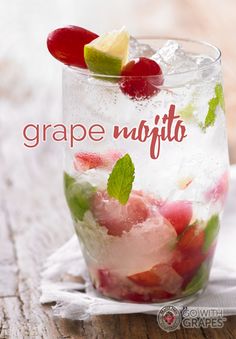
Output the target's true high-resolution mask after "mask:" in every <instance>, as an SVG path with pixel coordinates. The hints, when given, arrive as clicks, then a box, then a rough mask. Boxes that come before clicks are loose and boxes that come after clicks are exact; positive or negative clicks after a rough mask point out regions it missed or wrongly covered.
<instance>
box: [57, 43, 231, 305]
mask: <svg viewBox="0 0 236 339" xmlns="http://www.w3.org/2000/svg"><path fill="white" fill-rule="evenodd" d="M164 41H165V39H145V42H147V43H149V44H150V45H151V46H152V47H153V48H154V49H157V48H158V47H159V46H161V45H163V43H164ZM177 42H178V43H180V44H181V45H182V47H183V49H184V50H185V51H188V53H191V54H192V55H193V56H194V55H196V56H197V57H198V63H199V64H198V68H197V69H196V67H195V68H194V67H191V65H189V69H188V70H187V71H185V72H178V71H175V72H172V73H171V74H167V75H166V76H164V82H161V81H160V79H159V78H158V76H157V77H155V76H149V77H126V78H124V77H111V76H106V75H98V74H97V75H96V74H91V73H90V72H89V71H87V70H80V69H76V68H72V67H65V68H64V71H63V109H64V120H65V123H66V125H67V126H70V132H71V133H70V142H69V141H68V144H67V146H66V162H65V173H64V184H65V195H66V199H67V202H68V205H69V208H70V211H71V215H72V218H73V222H74V226H75V230H76V233H77V235H78V237H79V240H80V244H81V247H82V250H83V254H84V258H85V260H86V263H87V267H88V271H89V274H90V277H91V281H92V283H93V285H94V287H95V288H96V289H97V290H98V291H99V292H100V293H101V294H103V295H105V296H108V297H111V298H115V299H118V300H126V301H132V302H163V301H165V302H166V301H168V300H171V301H172V302H173V300H179V299H182V298H186V299H187V298H188V297H190V296H193V295H198V294H199V293H200V292H201V291H203V290H204V288H205V286H206V284H207V282H208V277H209V272H210V267H211V262H212V257H213V254H214V250H215V246H216V239H217V234H218V231H219V225H220V217H221V212H222V209H223V204H224V201H225V197H226V193H227V188H228V148H227V136H226V125H225V112H224V98H223V90H222V77H221V60H220V58H221V55H220V51H219V50H218V49H217V48H216V47H214V46H211V45H209V44H207V43H203V42H196V41H189V40H181V41H180V40H178V41H177ZM203 55H204V57H202V60H201V56H203ZM186 62H187V61H186ZM167 67H168V65H167ZM160 83H162V84H161V85H160ZM125 86H129V87H130V88H133V87H135V86H136V87H137V86H138V87H139V88H141V87H142V86H143V88H147V87H146V86H149V87H148V88H149V89H150V90H151V92H152V94H151V95H150V97H147V98H145V99H143V98H136V99H133V98H131V97H129V96H128V95H126V94H125V93H124V91H123V89H124V87H125ZM132 86H133V87H132Z"/></svg>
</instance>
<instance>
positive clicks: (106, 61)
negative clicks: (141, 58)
mask: <svg viewBox="0 0 236 339" xmlns="http://www.w3.org/2000/svg"><path fill="white" fill-rule="evenodd" d="M128 49H129V34H128V32H127V31H126V30H125V29H124V28H122V29H121V30H119V31H112V32H109V33H106V34H104V35H101V36H100V37H98V38H96V39H95V40H93V41H92V42H90V43H89V44H87V45H85V46H84V58H85V62H86V64H87V66H88V69H89V70H90V71H92V72H94V73H97V74H105V75H120V73H121V69H122V67H123V65H124V64H125V63H126V62H127V58H128Z"/></svg>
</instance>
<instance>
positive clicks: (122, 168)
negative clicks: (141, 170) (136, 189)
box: [107, 154, 135, 205]
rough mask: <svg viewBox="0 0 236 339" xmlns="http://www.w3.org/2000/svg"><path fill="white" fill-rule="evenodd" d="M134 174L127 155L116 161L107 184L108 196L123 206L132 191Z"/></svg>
mask: <svg viewBox="0 0 236 339" xmlns="http://www.w3.org/2000/svg"><path fill="white" fill-rule="evenodd" d="M134 174H135V168H134V164H133V162H132V159H131V157H130V155H129V154H126V155H124V156H123V157H122V158H120V159H119V160H117V162H116V164H115V166H114V167H113V169H112V172H111V174H110V176H109V179H108V183H107V192H108V194H109V196H110V197H112V198H115V199H116V200H118V201H119V202H120V203H121V204H122V205H125V204H126V203H127V201H128V200H129V195H130V192H131V190H132V185H133V181H134Z"/></svg>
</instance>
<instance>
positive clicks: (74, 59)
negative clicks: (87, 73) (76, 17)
mask: <svg viewBox="0 0 236 339" xmlns="http://www.w3.org/2000/svg"><path fill="white" fill-rule="evenodd" d="M97 37H98V35H97V34H95V33H93V32H90V31H88V30H87V29H84V28H82V27H78V26H67V27H62V28H58V29H55V30H54V31H52V32H51V33H50V34H49V35H48V38H47V46H48V50H49V52H50V53H51V54H52V56H54V58H56V59H57V60H59V61H60V62H63V63H64V64H66V65H70V66H75V67H81V68H87V65H86V63H85V60H84V46H85V45H86V44H88V43H90V42H91V41H92V40H94V39H96V38H97Z"/></svg>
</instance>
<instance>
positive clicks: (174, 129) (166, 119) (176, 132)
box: [113, 105, 187, 159]
mask: <svg viewBox="0 0 236 339" xmlns="http://www.w3.org/2000/svg"><path fill="white" fill-rule="evenodd" d="M179 118H180V117H179V115H175V105H171V106H170V109H169V112H168V114H164V115H163V117H162V118H161V117H160V115H156V116H155V119H154V127H150V126H149V125H148V124H147V121H146V120H141V121H140V123H139V126H138V127H134V128H132V129H130V130H128V128H127V127H123V128H122V129H120V127H119V126H114V134H113V137H114V138H115V139H118V138H119V137H120V136H121V135H122V136H123V138H124V139H132V140H137V141H140V142H146V141H149V140H150V157H151V158H152V159H157V158H158V157H159V155H160V149H161V141H166V140H168V141H177V142H181V141H182V140H183V139H184V138H185V137H186V136H187V134H186V128H185V126H184V124H183V121H182V120H181V119H179Z"/></svg>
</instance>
